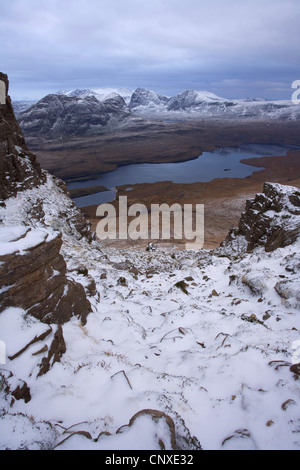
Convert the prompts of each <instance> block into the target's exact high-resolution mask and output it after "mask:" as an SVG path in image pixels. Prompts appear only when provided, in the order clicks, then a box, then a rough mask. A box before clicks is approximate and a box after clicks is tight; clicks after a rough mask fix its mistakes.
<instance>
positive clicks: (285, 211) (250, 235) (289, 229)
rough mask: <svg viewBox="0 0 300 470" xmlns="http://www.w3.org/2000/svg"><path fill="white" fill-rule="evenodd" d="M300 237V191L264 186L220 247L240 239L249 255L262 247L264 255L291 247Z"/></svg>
mask: <svg viewBox="0 0 300 470" xmlns="http://www.w3.org/2000/svg"><path fill="white" fill-rule="evenodd" d="M299 236H300V191H299V189H298V188H294V187H292V186H283V185H280V184H277V183H265V185H264V189H263V193H260V194H257V195H256V197H255V198H254V199H251V200H249V201H247V203H246V210H245V212H244V213H243V214H242V216H241V219H240V222H239V226H238V228H235V229H233V230H232V231H231V232H230V233H229V235H228V236H227V238H226V240H225V242H224V243H223V244H222V245H221V246H223V247H224V246H226V245H234V242H236V241H237V240H238V239H239V238H240V239H241V238H242V239H243V240H244V242H245V243H246V246H247V251H248V252H250V251H252V250H253V249H254V248H256V247H257V246H264V247H265V251H266V252H271V251H274V250H276V249H277V248H282V247H285V246H288V245H291V244H292V243H294V242H295V241H296V240H297V238H298V237H299Z"/></svg>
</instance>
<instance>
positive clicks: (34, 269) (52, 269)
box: [0, 227, 91, 324]
mask: <svg viewBox="0 0 300 470" xmlns="http://www.w3.org/2000/svg"><path fill="white" fill-rule="evenodd" d="M25 229H27V228H26V227H24V230H25ZM34 232H35V231H34V230H31V229H29V230H28V229H27V232H25V233H24V235H22V238H23V239H24V240H26V237H28V236H29V235H30V236H32V237H33V238H34V236H35V235H36V234H35V233H34ZM48 238H50V240H48ZM12 244H13V241H12ZM32 245H33V246H31V247H29V248H28V249H26V251H25V252H20V251H19V252H12V253H7V254H5V255H2V256H0V285H1V287H2V290H1V293H0V305H1V307H0V312H1V311H3V310H5V309H6V308H7V307H21V308H23V309H25V310H27V311H28V313H29V314H31V315H33V316H34V317H36V318H38V319H39V320H41V321H42V322H45V323H59V324H61V323H64V322H66V321H68V320H69V319H70V318H71V317H72V316H73V315H75V316H78V317H79V318H80V319H81V321H82V322H83V323H85V322H86V318H87V315H88V313H90V312H91V305H90V302H89V301H88V300H87V298H86V295H85V291H84V288H83V287H82V285H81V284H77V283H75V282H73V281H70V280H69V279H67V277H66V263H65V261H64V258H63V257H62V256H61V255H60V248H61V245H62V240H61V235H60V234H58V235H56V236H52V237H48V234H47V232H46V231H45V238H44V240H43V241H42V242H40V239H39V242H38V243H37V244H36V245H34V243H33V244H32ZM12 251H13V250H12Z"/></svg>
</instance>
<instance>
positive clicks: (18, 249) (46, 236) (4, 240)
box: [0, 225, 57, 256]
mask: <svg viewBox="0 0 300 470" xmlns="http://www.w3.org/2000/svg"><path fill="white" fill-rule="evenodd" d="M55 236H57V233H56V235H55V233H54V232H53V231H52V230H50V231H47V230H45V229H36V230H32V229H31V228H29V227H25V226H24V225H23V226H12V227H3V226H1V225H0V256H4V255H8V254H12V253H17V254H24V252H26V251H27V250H29V249H31V248H34V247H36V246H38V245H40V244H41V243H42V242H44V241H45V240H47V241H50V240H51V239H53V238H55Z"/></svg>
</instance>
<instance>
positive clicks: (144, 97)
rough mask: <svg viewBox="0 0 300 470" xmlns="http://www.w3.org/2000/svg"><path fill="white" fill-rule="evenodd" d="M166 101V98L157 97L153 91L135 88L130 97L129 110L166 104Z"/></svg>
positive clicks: (167, 99)
mask: <svg viewBox="0 0 300 470" xmlns="http://www.w3.org/2000/svg"><path fill="white" fill-rule="evenodd" d="M168 101H169V98H168V97H167V96H163V95H159V94H158V93H156V92H155V91H150V90H146V89H145V88H137V89H136V90H135V92H134V93H133V95H132V97H131V100H130V103H129V108H130V109H134V108H136V107H138V106H149V105H161V104H167V103H168Z"/></svg>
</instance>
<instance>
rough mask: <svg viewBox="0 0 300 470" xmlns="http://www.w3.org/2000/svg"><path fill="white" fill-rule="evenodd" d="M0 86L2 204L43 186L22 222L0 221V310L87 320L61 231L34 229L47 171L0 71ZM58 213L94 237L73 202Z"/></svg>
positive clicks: (75, 230) (77, 230)
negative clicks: (27, 136) (18, 117)
mask: <svg viewBox="0 0 300 470" xmlns="http://www.w3.org/2000/svg"><path fill="white" fill-rule="evenodd" d="M3 84H4V85H3ZM0 85H1V88H0V97H1V100H0V103H1V104H0V204H1V206H2V207H6V205H7V202H6V201H7V199H9V198H10V197H11V196H15V195H16V194H17V193H19V192H21V191H25V190H27V189H33V188H41V192H40V194H41V195H40V198H37V199H36V200H35V203H34V204H33V203H29V201H26V200H24V203H25V204H27V206H28V207H26V212H27V215H28V219H26V220H27V221H26V222H24V221H22V220H21V217H20V226H15V225H13V226H12V227H9V226H8V225H7V222H9V221H7V220H6V222H5V225H4V224H2V222H3V221H2V219H1V220H0V234H1V243H0V312H1V311H3V310H5V309H6V308H8V307H21V308H23V309H25V310H27V312H28V313H29V314H31V315H33V316H34V317H36V318H38V319H39V320H41V321H42V322H45V323H58V324H62V323H64V322H66V321H68V320H69V319H70V318H71V317H72V316H73V315H75V316H78V317H79V318H80V319H81V321H82V322H83V323H85V322H86V317H87V315H88V313H90V312H91V310H92V309H91V304H90V302H89V301H88V300H87V298H86V293H85V290H84V288H83V286H82V285H81V284H78V283H76V282H74V281H72V280H70V279H68V278H67V276H66V274H67V267H66V263H65V260H64V258H63V256H62V255H61V254H60V249H61V246H62V235H61V234H60V232H59V231H53V230H52V229H51V228H49V227H47V226H46V225H45V227H44V228H34V226H35V224H36V223H37V224H38V225H39V226H43V224H44V217H45V211H44V206H43V189H42V188H43V186H42V185H43V184H44V183H45V182H46V180H47V178H48V174H47V173H46V172H44V171H42V170H41V168H40V166H39V164H38V163H37V160H36V157H35V155H33V154H32V153H30V152H29V151H28V148H27V146H26V143H25V140H24V137H23V135H22V132H21V130H20V127H19V125H18V123H17V121H16V118H15V115H14V112H13V109H12V105H11V100H10V97H9V96H8V94H7V93H8V78H7V75H5V74H2V73H0ZM4 88H5V90H4ZM4 91H5V96H4ZM55 184H56V185H57V186H59V187H60V188H61V189H62V190H63V192H64V193H65V194H63V195H62V196H61V197H63V198H67V197H68V196H67V191H66V188H65V185H64V183H63V182H62V181H60V180H58V179H56V180H55ZM70 202H71V201H70ZM45 210H46V209H45ZM57 213H58V214H59V218H60V219H61V220H64V221H65V222H66V225H68V226H69V228H70V231H71V232H72V233H74V234H76V236H77V235H78V237H79V238H80V237H86V239H87V240H88V241H91V240H92V238H93V235H92V233H91V232H90V226H89V225H88V224H87V223H86V221H85V219H84V217H83V215H82V213H81V212H80V211H79V210H78V209H77V208H76V206H75V205H74V204H72V203H71V205H70V210H69V212H68V213H65V214H64V213H62V212H59V207H58V208H57ZM24 223H26V224H28V226H27V225H26V226H25V225H22V224H24ZM31 225H33V226H31ZM74 236H75V235H74Z"/></svg>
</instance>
